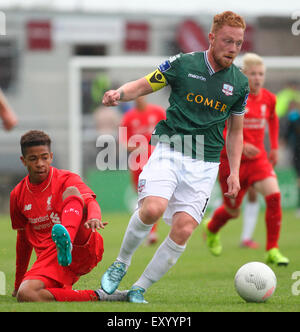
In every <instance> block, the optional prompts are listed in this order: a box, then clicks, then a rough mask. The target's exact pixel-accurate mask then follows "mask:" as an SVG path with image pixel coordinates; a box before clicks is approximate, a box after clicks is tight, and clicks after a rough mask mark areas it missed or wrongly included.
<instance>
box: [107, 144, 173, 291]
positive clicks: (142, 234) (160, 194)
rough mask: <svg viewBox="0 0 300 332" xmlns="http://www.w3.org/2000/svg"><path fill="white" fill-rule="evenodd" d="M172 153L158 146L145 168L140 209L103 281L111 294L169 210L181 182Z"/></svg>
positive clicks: (129, 225) (142, 175)
mask: <svg viewBox="0 0 300 332" xmlns="http://www.w3.org/2000/svg"><path fill="white" fill-rule="evenodd" d="M172 154H174V151H173V150H171V149H170V147H169V146H168V145H167V144H158V145H157V147H156V149H155V150H154V152H153V154H152V155H151V157H150V159H149V161H148V163H147V164H146V165H145V166H144V168H143V172H142V173H141V175H140V178H139V185H138V194H139V209H137V210H136V211H135V212H134V214H133V215H132V217H131V219H130V221H129V224H128V227H127V230H126V232H125V235H124V238H123V242H122V245H121V249H120V252H119V255H118V257H117V259H116V261H115V262H114V263H113V264H112V265H111V266H110V267H109V268H108V270H107V271H106V272H105V273H104V275H103V277H102V279H101V286H102V288H103V290H104V291H105V292H107V293H108V294H111V293H112V292H113V291H114V290H115V289H117V287H118V285H119V283H120V282H121V280H122V278H123V277H124V275H125V274H126V270H127V268H128V266H129V265H130V262H131V258H132V256H133V254H134V252H135V250H136V249H137V248H138V247H139V245H140V244H141V243H142V242H143V241H144V240H145V238H146V237H147V236H148V234H149V233H150V230H151V228H152V226H153V224H154V223H155V222H157V221H158V219H160V217H161V216H162V214H163V213H164V211H165V210H166V208H167V205H168V200H169V199H170V197H171V196H172V194H173V192H174V190H175V188H176V185H177V181H178V180H177V176H176V174H175V171H174V169H173V164H172V162H170V157H171V155H172Z"/></svg>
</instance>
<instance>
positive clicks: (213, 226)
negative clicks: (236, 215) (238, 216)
mask: <svg viewBox="0 0 300 332" xmlns="http://www.w3.org/2000/svg"><path fill="white" fill-rule="evenodd" d="M231 218H232V215H230V214H229V213H228V212H227V211H226V209H225V207H224V205H222V206H220V207H219V208H218V209H217V210H216V211H215V212H214V214H213V216H212V219H211V221H210V222H209V223H208V225H207V227H208V229H209V230H210V231H211V232H212V233H217V232H218V231H219V230H220V229H221V228H222V227H223V226H224V225H225V224H226V223H227V221H228V220H229V219H231Z"/></svg>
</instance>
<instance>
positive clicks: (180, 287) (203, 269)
mask: <svg viewBox="0 0 300 332" xmlns="http://www.w3.org/2000/svg"><path fill="white" fill-rule="evenodd" d="M104 220H107V221H108V222H109V225H108V226H107V227H106V229H105V230H104V231H102V234H103V237H104V245H105V252H104V257H103V261H102V262H101V263H100V264H99V265H98V266H97V267H96V268H95V269H94V270H93V271H92V272H91V273H90V274H88V275H86V276H84V277H82V278H81V279H80V280H79V282H78V283H76V284H75V286H74V289H97V288H98V287H99V284H100V278H101V276H102V274H103V272H104V271H105V270H106V268H107V267H108V266H109V265H110V264H111V263H112V262H113V260H114V259H115V258H116V256H117V254H118V251H119V248H120V244H121V241H122V238H123V234H124V231H125V229H126V226H127V223H128V220H129V215H128V214H105V213H104ZM168 230H169V227H168V226H167V225H166V224H165V223H164V222H160V224H159V236H160V242H161V241H162V240H163V239H164V237H165V236H166V235H167V233H168ZM240 231H241V220H240V219H238V220H235V221H231V222H230V223H228V225H227V226H226V227H225V228H223V230H222V233H221V234H222V243H223V247H224V251H223V254H222V256H220V257H218V258H215V257H213V256H211V254H210V253H209V252H208V250H207V248H206V246H205V244H204V241H203V238H202V228H201V226H200V227H199V228H198V229H197V230H196V231H195V233H194V234H193V236H192V237H191V239H190V241H189V243H188V246H187V249H186V251H185V252H184V254H183V255H182V256H181V257H180V259H179V260H178V262H177V264H176V265H175V266H174V267H173V268H172V269H171V270H170V271H169V272H168V273H167V274H166V275H165V276H164V277H163V278H162V279H161V280H160V281H159V282H158V283H156V284H154V285H153V286H152V287H151V288H150V289H149V290H148V291H147V293H146V295H145V298H146V300H147V301H148V302H149V304H146V305H136V304H131V303H100V302H91V303H79V302H78V303H58V302H54V303H17V301H16V299H15V298H13V297H12V296H11V293H12V291H13V285H14V273H15V241H16V232H15V231H13V230H12V229H11V227H10V220H9V217H8V216H1V217H0V271H2V272H3V273H4V275H5V277H6V287H5V293H6V294H5V295H0V312H21V311H25V312H58V311H59V312H71V311H77V312H85V311H88V312H111V313H112V312H115V313H116V312H156V313H157V312H169V313H171V312H181V313H188V312H202V311H205V312H274V311H275V312H283V311H284V312H299V311H300V295H298V296H297V295H293V292H292V289H294V290H298V292H299V293H300V281H299V280H300V279H299V280H298V282H297V280H294V279H292V274H293V273H294V272H296V271H300V241H299V237H300V220H299V219H296V218H295V217H294V211H284V212H283V224H282V231H281V240H280V247H281V250H282V253H283V254H284V255H286V256H288V257H289V258H290V261H291V263H290V265H289V266H288V267H275V266H271V267H272V269H273V271H274V272H275V274H276V276H277V289H276V292H275V294H274V295H273V297H272V298H271V299H270V300H269V301H268V302H267V303H262V304H259V303H254V304H249V303H245V302H244V301H243V300H242V299H241V298H240V297H239V296H238V295H237V293H236V292H235V289H234V283H233V280H234V276H235V273H236V271H237V270H238V268H239V267H240V266H241V265H243V264H245V263H247V262H251V261H262V262H264V245H265V224H264V215H263V211H262V212H261V214H260V218H259V222H258V225H257V228H256V232H255V239H256V240H257V241H259V242H260V244H261V247H260V249H258V250H249V249H241V248H239V237H240ZM158 245H159V244H157V245H154V246H152V247H145V246H141V247H140V248H139V249H138V250H137V252H136V253H135V255H134V257H133V261H132V265H131V267H130V268H129V270H128V272H127V275H126V276H125V277H124V279H123V281H122V283H121V285H120V289H128V288H130V287H131V285H132V284H133V283H134V282H135V281H136V280H137V279H138V277H139V276H140V274H141V273H142V272H143V270H144V268H145V267H146V265H147V263H148V262H149V261H150V259H151V257H152V255H153V253H154V251H155V250H156V248H157V246H158ZM34 258H35V257H33V258H32V259H34ZM3 273H2V275H3ZM299 275H300V272H299ZM298 278H300V277H298ZM298 292H296V293H298ZM294 293H295V292H294Z"/></svg>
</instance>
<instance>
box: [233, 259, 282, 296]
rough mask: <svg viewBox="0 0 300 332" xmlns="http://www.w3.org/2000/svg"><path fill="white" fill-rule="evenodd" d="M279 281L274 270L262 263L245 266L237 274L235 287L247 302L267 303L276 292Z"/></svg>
mask: <svg viewBox="0 0 300 332" xmlns="http://www.w3.org/2000/svg"><path fill="white" fill-rule="evenodd" d="M276 284H277V279H276V276H275V273H274V272H273V271H272V269H271V268H270V267H269V266H268V265H266V264H263V263H260V262H251V263H247V264H245V265H243V266H242V267H241V268H240V269H239V270H238V271H237V273H236V275H235V278H234V285H235V289H236V291H237V293H238V294H239V295H240V297H241V298H243V299H244V300H245V301H246V302H265V301H267V300H268V299H269V298H270V297H271V296H272V295H273V294H274V292H275V289H276Z"/></svg>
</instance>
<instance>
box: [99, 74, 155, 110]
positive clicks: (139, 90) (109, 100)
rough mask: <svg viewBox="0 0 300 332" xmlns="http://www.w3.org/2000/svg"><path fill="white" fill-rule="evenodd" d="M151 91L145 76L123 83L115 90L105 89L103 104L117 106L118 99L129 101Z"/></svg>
mask: <svg viewBox="0 0 300 332" xmlns="http://www.w3.org/2000/svg"><path fill="white" fill-rule="evenodd" d="M151 92H153V90H152V88H151V86H150V84H149V83H148V82H147V80H146V78H145V77H143V78H140V79H139V80H136V81H132V82H128V83H125V84H124V85H122V86H121V87H120V88H119V89H117V90H109V91H107V92H106V93H105V94H104V96H103V99H102V103H103V104H104V105H105V106H117V105H118V104H119V101H130V100H134V99H136V98H137V97H140V96H144V95H147V94H149V93H151Z"/></svg>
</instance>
